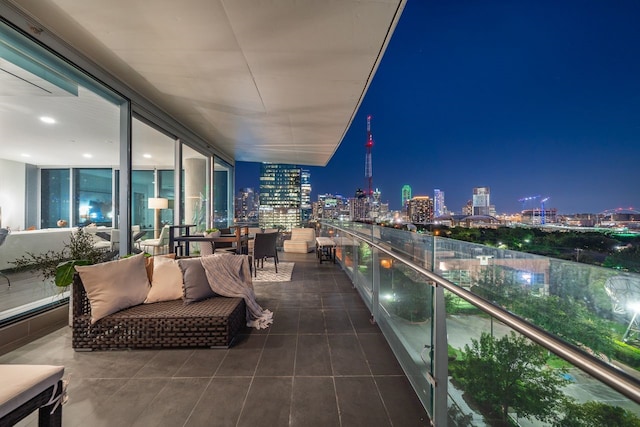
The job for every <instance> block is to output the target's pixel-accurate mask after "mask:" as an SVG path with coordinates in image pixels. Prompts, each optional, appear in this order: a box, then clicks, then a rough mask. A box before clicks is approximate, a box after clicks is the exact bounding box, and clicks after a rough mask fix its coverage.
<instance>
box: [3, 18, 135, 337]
mask: <svg viewBox="0 0 640 427" xmlns="http://www.w3.org/2000/svg"><path fill="white" fill-rule="evenodd" d="M0 69H1V70H2V71H0V74H2V81H1V84H0V106H1V107H2V108H0V129H1V134H2V137H1V138H0V218H1V219H0V228H5V229H7V230H9V231H10V234H9V235H8V236H7V238H6V239H5V241H4V242H3V244H2V245H0V271H3V273H5V274H7V275H8V276H9V277H10V278H11V279H12V280H11V288H10V291H11V292H9V288H8V286H2V285H3V283H0V325H2V324H4V323H6V322H11V321H13V319H16V318H19V317H23V316H25V314H26V313H32V312H38V311H40V310H43V309H46V308H48V307H51V306H54V305H56V304H62V303H64V302H65V300H66V297H67V295H68V293H63V292H61V291H64V289H59V288H56V287H55V286H54V285H53V283H52V281H51V280H44V279H43V277H42V275H41V273H40V271H39V269H38V268H37V267H38V263H37V262H33V260H32V259H30V258H28V253H32V254H36V255H41V254H44V253H47V252H49V251H53V252H60V251H62V249H63V248H64V245H65V243H68V242H69V240H70V236H71V233H72V230H73V228H74V227H76V226H78V225H85V224H88V223H90V222H94V223H96V224H98V225H105V226H111V224H112V223H113V220H114V217H115V216H116V214H115V212H116V211H115V210H114V198H113V193H114V181H113V177H114V169H116V168H117V167H118V165H119V162H120V142H121V139H120V138H121V135H122V134H123V133H122V132H121V129H122V128H123V126H122V125H121V115H120V113H121V107H122V106H127V101H126V100H125V99H124V98H122V97H120V96H119V95H118V94H116V93H114V92H112V91H111V90H110V89H108V88H107V87H106V86H104V85H102V84H101V83H99V82H98V81H96V80H94V79H93V78H91V77H90V76H88V75H87V74H86V73H84V72H82V71H80V70H79V69H77V68H75V67H73V66H72V65H70V63H69V62H67V61H66V60H63V59H61V58H59V57H58V56H56V55H55V54H53V53H52V52H50V51H49V50H46V49H44V48H43V47H42V46H40V45H38V44H36V43H35V42H33V41H32V40H31V39H29V38H28V37H27V36H25V35H24V34H22V33H19V32H17V31H16V30H14V29H13V28H11V27H9V26H7V25H5V24H4V23H2V22H0ZM23 258H27V259H29V260H31V261H32V262H31V264H29V266H28V267H25V269H23V270H21V271H16V270H15V268H14V267H15V266H16V264H15V261H16V260H18V259H23Z"/></svg>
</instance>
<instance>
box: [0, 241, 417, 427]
mask: <svg viewBox="0 0 640 427" xmlns="http://www.w3.org/2000/svg"><path fill="white" fill-rule="evenodd" d="M281 260H282V261H294V262H295V263H296V264H295V268H294V271H293V277H292V281H290V282H278V283H256V284H255V285H254V286H255V289H256V294H257V295H258V301H259V303H260V304H261V305H262V306H263V307H264V308H268V309H270V310H272V311H273V312H274V324H273V325H272V326H271V328H269V329H267V330H263V331H255V330H248V329H247V330H245V333H244V334H243V335H242V336H240V337H239V339H238V340H237V341H236V342H235V344H234V345H233V346H232V347H231V348H230V349H228V350H224V349H222V350H221V349H183V350H135V351H110V352H90V353H82V352H78V353H76V352H74V351H73V350H72V348H71V330H70V329H69V328H67V327H64V328H62V329H59V330H57V331H56V332H54V333H51V334H49V335H47V336H45V337H43V338H40V339H38V340H36V341H34V342H32V343H30V344H27V345H25V346H23V347H21V348H19V349H17V350H15V351H12V352H10V353H7V354H4V355H2V356H0V363H11V364H20V363H25V364H60V365H64V366H65V376H66V377H68V378H69V379H70V384H69V389H68V394H69V401H68V403H67V404H66V405H65V406H64V409H63V425H65V426H134V425H136V426H252V427H253V426H257V425H260V426H269V427H274V426H305V427H306V426H323V427H324V426H367V427H372V426H373V427H376V426H402V427H405V426H427V425H429V421H428V417H427V414H426V412H425V411H424V409H423V408H422V405H421V404H420V402H419V401H418V398H417V397H416V395H415V393H414V392H413V390H412V388H411V385H410V384H409V382H408V380H407V379H406V377H405V376H404V374H403V372H402V369H401V368H400V366H399V365H398V363H397V361H396V360H395V358H394V356H393V354H392V352H391V350H390V349H389V346H388V345H387V344H386V341H385V339H384V337H383V336H382V334H381V332H380V330H379V329H378V327H377V326H375V325H371V324H370V323H369V311H368V310H367V309H366V307H365V305H364V304H363V302H362V301H361V299H360V297H359V295H358V293H357V292H356V290H355V289H353V287H352V285H351V282H350V280H349V278H348V277H347V276H346V274H345V273H344V272H342V270H341V269H340V267H339V266H338V265H337V264H336V265H333V264H330V263H323V264H322V265H320V264H318V262H317V261H316V258H315V255H313V254H308V255H297V254H284V253H283V254H281ZM35 415H36V414H35V413H34V414H32V416H31V417H29V418H28V419H26V420H24V422H22V423H21V424H20V425H33V426H35V425H37V417H36V416H35Z"/></svg>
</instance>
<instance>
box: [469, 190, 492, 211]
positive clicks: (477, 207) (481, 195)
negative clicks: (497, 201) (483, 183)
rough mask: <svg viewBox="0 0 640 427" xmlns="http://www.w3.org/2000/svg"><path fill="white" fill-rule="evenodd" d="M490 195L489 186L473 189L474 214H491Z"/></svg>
mask: <svg viewBox="0 0 640 427" xmlns="http://www.w3.org/2000/svg"><path fill="white" fill-rule="evenodd" d="M490 196H491V190H490V189H489V187H475V188H474V189H473V213H472V214H473V215H491V212H490V207H491V201H490V198H491V197H490Z"/></svg>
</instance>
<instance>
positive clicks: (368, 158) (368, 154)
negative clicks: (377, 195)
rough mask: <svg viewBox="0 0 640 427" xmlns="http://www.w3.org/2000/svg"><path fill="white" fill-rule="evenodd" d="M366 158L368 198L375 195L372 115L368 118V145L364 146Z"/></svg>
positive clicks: (365, 170)
mask: <svg viewBox="0 0 640 427" xmlns="http://www.w3.org/2000/svg"><path fill="white" fill-rule="evenodd" d="M364 146H365V148H366V149H367V151H366V156H365V160H364V179H365V180H366V181H367V186H368V190H367V196H369V197H370V196H372V195H373V167H372V166H371V147H373V135H372V134H371V115H368V116H367V143H366V144H364Z"/></svg>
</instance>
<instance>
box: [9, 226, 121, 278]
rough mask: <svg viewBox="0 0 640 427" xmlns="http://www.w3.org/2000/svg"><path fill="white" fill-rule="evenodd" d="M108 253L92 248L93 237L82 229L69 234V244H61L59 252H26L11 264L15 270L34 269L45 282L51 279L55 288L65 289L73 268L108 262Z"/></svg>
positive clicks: (71, 276)
mask: <svg viewBox="0 0 640 427" xmlns="http://www.w3.org/2000/svg"><path fill="white" fill-rule="evenodd" d="M110 256H112V254H110V253H105V252H104V250H102V249H98V248H95V247H94V241H93V236H92V235H91V234H90V233H87V232H86V231H84V230H83V229H82V228H79V229H78V230H76V231H74V232H72V233H71V237H70V238H69V242H68V243H67V242H63V246H62V249H61V250H59V251H53V250H50V251H47V252H45V253H42V254H34V253H31V252H27V253H26V254H25V255H23V256H21V257H20V258H17V259H16V260H15V261H13V262H12V264H14V265H15V268H16V269H19V270H27V269H34V270H36V271H38V272H39V273H40V274H41V275H42V277H43V278H44V279H45V280H50V279H53V280H54V283H55V284H56V286H59V287H61V288H66V287H67V286H69V285H70V284H71V283H72V282H73V274H74V273H75V269H74V266H76V265H91V264H97V263H99V262H104V261H108V260H109V257H110Z"/></svg>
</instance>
